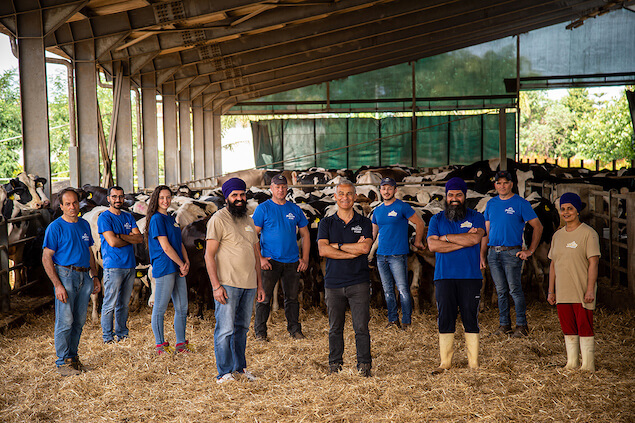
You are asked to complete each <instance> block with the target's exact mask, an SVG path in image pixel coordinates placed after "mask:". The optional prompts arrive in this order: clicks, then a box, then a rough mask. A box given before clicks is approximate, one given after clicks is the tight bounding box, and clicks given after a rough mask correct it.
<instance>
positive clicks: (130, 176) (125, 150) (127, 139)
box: [115, 75, 134, 192]
mask: <svg viewBox="0 0 635 423" xmlns="http://www.w3.org/2000/svg"><path fill="white" fill-rule="evenodd" d="M122 78H123V79H122V85H121V98H120V101H119V117H118V118H117V132H115V142H116V145H117V158H116V164H117V172H116V175H117V185H119V186H120V187H121V188H123V189H124V191H126V192H133V191H134V168H133V160H132V157H133V155H132V107H131V103H130V77H129V76H126V75H124V76H123V77H122Z"/></svg>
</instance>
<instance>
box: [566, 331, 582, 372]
mask: <svg viewBox="0 0 635 423" xmlns="http://www.w3.org/2000/svg"><path fill="white" fill-rule="evenodd" d="M564 345H565V346H566V347H567V365H566V366H564V368H565V369H567V370H572V369H577V368H578V367H579V366H580V337H579V336H578V335H565V336H564Z"/></svg>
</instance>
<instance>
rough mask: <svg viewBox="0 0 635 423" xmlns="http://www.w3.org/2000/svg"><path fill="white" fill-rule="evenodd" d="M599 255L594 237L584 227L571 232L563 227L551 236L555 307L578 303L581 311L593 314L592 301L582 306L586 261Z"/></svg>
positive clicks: (586, 278)
mask: <svg viewBox="0 0 635 423" xmlns="http://www.w3.org/2000/svg"><path fill="white" fill-rule="evenodd" d="M599 255H600V239H599V237H598V234H597V232H595V230H594V229H593V228H592V227H590V226H589V225H587V224H586V223H583V224H581V225H580V226H578V227H577V228H576V229H575V230H573V231H571V232H567V230H566V227H563V228H561V229H560V230H558V231H557V232H556V233H555V234H554V235H553V239H552V241H551V250H549V258H550V259H551V260H553V264H554V266H555V269H556V302H557V303H581V304H582V306H583V307H584V308H586V309H589V310H595V300H594V301H593V302H592V303H585V302H584V294H585V292H586V288H587V283H588V274H589V258H590V257H593V256H599ZM595 291H596V292H597V283H596V284H595Z"/></svg>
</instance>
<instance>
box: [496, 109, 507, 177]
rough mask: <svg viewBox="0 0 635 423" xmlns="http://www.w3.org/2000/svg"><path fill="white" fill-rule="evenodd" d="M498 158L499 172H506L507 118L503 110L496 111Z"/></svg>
mask: <svg viewBox="0 0 635 423" xmlns="http://www.w3.org/2000/svg"><path fill="white" fill-rule="evenodd" d="M498 156H499V158H500V170H507V116H506V115H505V109H500V110H499V111H498Z"/></svg>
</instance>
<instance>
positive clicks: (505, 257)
mask: <svg viewBox="0 0 635 423" xmlns="http://www.w3.org/2000/svg"><path fill="white" fill-rule="evenodd" d="M519 251H520V249H513V250H507V251H501V252H498V253H497V252H496V251H494V248H492V247H490V248H489V252H488V253H487V262H488V264H489V270H490V273H491V274H492V279H493V280H494V285H495V286H496V294H497V295H498V313H499V321H500V324H501V326H509V325H511V318H510V314H509V294H511V296H512V299H513V300H514V306H515V308H516V325H517V326H525V325H527V316H526V313H527V305H526V304H525V295H524V294H523V285H522V282H521V280H520V275H521V273H522V270H523V261H522V260H521V259H520V258H518V257H516V253H517V252H519Z"/></svg>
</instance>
